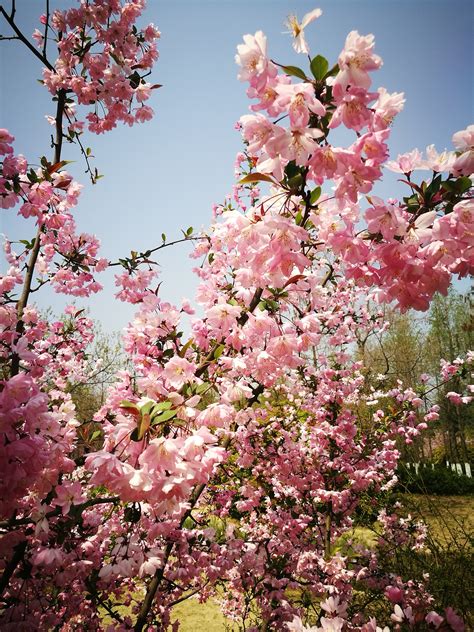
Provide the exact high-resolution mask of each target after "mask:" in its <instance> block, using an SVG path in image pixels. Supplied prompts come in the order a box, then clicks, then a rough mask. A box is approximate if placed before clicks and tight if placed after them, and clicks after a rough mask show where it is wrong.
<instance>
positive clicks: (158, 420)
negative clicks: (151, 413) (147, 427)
mask: <svg viewBox="0 0 474 632" xmlns="http://www.w3.org/2000/svg"><path fill="white" fill-rule="evenodd" d="M177 414H178V411H177V410H164V411H163V412H162V413H161V414H160V415H157V416H156V417H153V421H152V423H153V425H157V424H162V423H164V422H165V421H169V420H170V419H173V417H176V415H177Z"/></svg>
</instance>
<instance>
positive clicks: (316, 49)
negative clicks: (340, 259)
mask: <svg viewBox="0 0 474 632" xmlns="http://www.w3.org/2000/svg"><path fill="white" fill-rule="evenodd" d="M5 5H6V6H7V7H8V2H5ZM51 5H52V7H53V8H54V7H64V6H72V5H74V2H72V1H71V0H69V1H67V2H64V1H63V2H61V1H55V0H51ZM316 6H320V7H321V8H322V10H323V16H322V17H321V18H320V19H319V20H317V21H316V22H314V23H313V24H311V25H310V26H309V27H308V28H307V29H306V37H307V40H308V43H309V45H310V48H311V54H312V55H316V54H318V53H321V54H323V55H324V56H326V57H327V58H328V59H329V61H330V64H332V63H335V61H336V60H337V56H338V54H339V52H340V50H341V48H342V47H343V44H344V41H345V37H346V35H347V33H348V32H349V31H351V30H358V31H359V32H360V33H361V34H367V33H374V35H375V38H376V51H377V53H378V54H379V55H381V57H382V58H383V60H384V66H383V67H382V69H381V70H380V71H378V72H377V73H374V74H373V87H374V89H376V88H377V87H378V86H381V85H382V86H385V87H386V88H387V89H388V90H389V91H392V92H393V91H397V92H401V91H403V92H405V97H406V100H407V102H406V105H405V110H404V111H403V112H402V113H401V114H400V115H399V117H398V118H397V120H396V122H395V124H394V128H393V132H392V137H391V142H390V151H391V155H392V156H393V157H396V156H397V154H398V153H401V152H403V151H407V150H410V149H412V148H413V147H415V146H418V147H420V148H424V147H426V145H428V144H430V143H435V145H436V147H437V148H438V149H439V150H441V149H444V148H445V147H447V148H451V136H452V134H453V132H455V131H457V130H459V129H463V128H464V127H466V126H467V125H468V124H470V123H472V120H473V118H474V117H473V92H472V86H473V47H472V42H473V40H474V38H473V25H474V20H473V17H474V15H473V13H474V10H473V7H474V3H472V2H471V0H321V1H320V2H312V1H311V2H307V1H305V0H291V1H290V0H252V1H248V0H240V1H232V0H214V1H211V0H149V1H148V8H147V10H146V14H145V15H144V17H143V19H142V20H141V22H140V23H141V24H145V23H148V22H154V23H155V25H157V26H158V27H159V28H160V30H161V32H162V39H161V41H160V42H159V50H160V59H159V61H158V63H157V65H156V66H155V71H154V73H153V77H152V81H153V82H155V83H161V84H163V88H161V89H160V90H156V91H155V92H154V94H153V97H152V99H151V101H150V102H148V103H149V105H151V106H152V107H153V108H154V110H155V113H156V116H155V118H154V119H153V121H151V122H149V123H146V124H144V125H141V126H138V125H137V126H135V127H133V128H128V127H120V128H117V129H116V130H114V131H112V132H109V133H108V134H106V135H102V136H100V137H96V136H93V135H87V137H86V138H84V143H85V144H86V145H87V146H91V147H92V149H93V154H94V156H95V158H96V160H95V164H96V166H97V167H98V169H99V172H100V173H104V174H105V177H104V178H103V179H102V180H100V181H99V182H98V184H97V185H95V186H92V185H90V183H88V181H87V179H86V176H85V175H84V173H83V171H84V167H83V165H82V163H81V159H80V156H79V153H78V151H77V150H76V148H75V147H74V146H66V147H65V151H64V158H65V159H70V160H76V162H75V163H74V165H71V166H70V170H71V171H72V172H73V173H74V175H75V176H76V177H77V178H78V179H79V180H80V181H81V182H82V183H83V184H84V185H85V186H84V190H83V194H82V196H81V199H80V204H79V206H78V208H77V213H76V217H77V221H78V225H79V227H80V228H81V230H83V231H86V232H93V233H96V234H97V235H98V236H99V237H100V239H101V241H102V244H103V248H102V253H103V255H104V256H106V257H108V258H111V259H116V258H118V257H120V256H123V255H126V254H127V253H130V251H131V250H132V249H133V250H145V249H147V248H150V247H153V246H154V245H157V244H158V243H160V241H161V237H160V235H161V233H163V232H164V233H166V235H167V236H168V238H169V240H171V239H172V238H173V237H177V236H179V234H180V228H184V229H185V228H187V227H188V226H191V225H192V226H194V227H195V228H199V227H201V226H204V227H205V226H207V225H208V224H209V223H210V218H211V206H212V204H213V202H220V201H221V200H222V199H223V198H224V196H225V194H226V193H227V192H229V191H230V190H231V187H232V184H233V163H234V157H235V154H236V152H237V151H239V150H240V148H241V142H240V136H239V134H238V133H237V132H236V131H235V130H234V123H235V121H237V120H238V118H239V117H240V116H241V115H242V114H244V113H246V111H247V109H248V105H249V101H248V99H247V97H246V95H245V89H246V86H245V85H244V84H241V83H240V82H239V81H238V80H237V67H236V65H235V62H234V55H235V47H236V45H237V44H239V43H240V42H241V40H242V36H243V35H244V34H245V33H252V34H253V33H255V31H257V30H259V29H260V30H263V31H264V33H265V34H266V35H267V36H268V46H269V53H270V56H271V57H272V59H275V60H276V61H278V62H282V63H285V64H296V65H302V66H303V67H305V66H304V64H305V60H306V58H305V56H304V55H296V53H294V51H293V50H292V48H291V39H290V36H289V35H285V34H283V31H285V30H287V29H286V28H285V27H284V20H285V18H286V16H287V15H288V14H290V13H294V12H296V13H297V15H298V16H299V17H300V18H301V17H302V16H303V14H304V13H306V12H307V11H309V10H311V9H313V8H315V7H316ZM43 8H44V3H43V2H42V1H40V0H21V1H18V2H17V17H18V22H19V24H20V25H21V26H22V27H23V28H24V31H25V33H28V34H30V33H32V32H33V30H34V28H35V27H36V26H38V24H37V16H39V14H40V13H42V11H43ZM0 33H1V34H2V35H9V34H10V33H9V31H8V26H7V25H5V24H4V23H0ZM0 74H1V84H0V126H2V127H7V128H8V129H9V130H10V131H11V133H13V135H14V136H15V137H16V143H15V150H16V151H17V152H19V153H23V154H24V155H25V156H26V157H27V158H28V159H29V161H30V162H36V161H37V159H38V157H39V156H41V155H43V154H45V155H47V156H50V154H51V149H50V147H49V139H50V134H51V128H50V127H49V126H48V124H47V123H46V121H45V118H44V115H45V114H46V113H52V112H53V105H52V104H51V102H50V98H49V95H48V93H47V92H46V90H45V89H44V88H43V87H42V86H41V85H40V84H39V83H38V82H37V81H36V79H38V78H40V76H41V67H40V64H39V62H38V61H37V60H36V59H35V58H33V56H32V55H31V53H29V52H28V51H27V50H26V49H25V48H24V47H22V45H21V44H19V43H17V42H10V41H8V42H7V41H5V42H0ZM387 175H388V177H387V181H386V183H384V184H383V185H382V186H378V188H377V192H378V193H379V194H380V195H383V196H386V197H388V196H390V195H391V194H393V192H394V190H395V189H394V187H395V186H396V183H395V177H394V175H393V174H387ZM0 222H1V225H0V232H3V233H7V234H8V235H9V236H10V237H14V238H31V237H32V236H33V234H34V227H33V225H29V226H28V227H27V228H26V230H25V225H26V222H25V221H24V220H22V221H21V222H18V220H15V218H14V214H13V213H12V211H11V210H10V211H6V212H4V213H3V215H2V216H1V219H0ZM189 251H190V248H189V246H188V245H187V244H185V245H184V246H183V245H182V246H176V247H174V248H173V249H167V250H165V251H163V253H162V254H160V256H159V261H160V264H161V278H162V280H163V284H162V286H161V294H162V296H164V297H165V298H167V299H169V300H171V301H173V302H176V301H178V302H179V301H180V299H181V298H182V297H184V296H187V297H190V298H192V296H193V293H194V288H195V285H196V282H195V278H194V276H193V274H192V267H193V266H194V265H195V262H194V261H193V260H191V259H189V258H188V254H189ZM115 270H116V269H115ZM100 280H101V281H102V283H103V284H105V286H106V288H105V290H104V292H102V293H101V294H100V295H98V296H97V297H93V298H92V299H91V300H90V301H89V302H88V304H89V305H90V308H91V314H92V316H93V317H95V318H97V319H99V320H101V321H102V323H103V325H104V328H105V329H106V330H114V329H120V328H121V327H123V326H124V325H125V324H126V323H127V321H128V320H129V319H130V317H131V315H132V314H133V308H131V307H129V306H126V305H124V304H122V303H118V302H117V301H114V300H113V294H114V287H113V279H112V275H111V274H110V273H106V274H104V275H102V276H101V279H100ZM69 300H70V299H69ZM38 301H39V303H40V305H41V307H43V308H44V307H46V306H48V305H51V306H52V307H53V308H54V309H55V310H58V311H59V309H60V307H61V306H62V305H64V304H65V302H66V301H65V300H64V299H63V298H61V297H58V296H56V295H54V294H52V293H50V292H46V291H45V292H43V293H42V297H41V299H40V297H39V296H38ZM78 304H80V305H83V304H82V303H80V301H79V302H78Z"/></svg>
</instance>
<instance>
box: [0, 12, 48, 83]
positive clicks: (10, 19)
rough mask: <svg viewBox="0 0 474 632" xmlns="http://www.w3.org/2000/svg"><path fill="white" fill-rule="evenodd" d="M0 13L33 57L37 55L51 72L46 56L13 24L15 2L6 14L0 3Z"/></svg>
mask: <svg viewBox="0 0 474 632" xmlns="http://www.w3.org/2000/svg"><path fill="white" fill-rule="evenodd" d="M0 14H1V15H3V17H4V18H5V20H6V21H7V22H8V24H9V25H10V27H11V28H12V30H13V31H14V32H15V33H16V34H17V36H18V39H19V40H20V41H22V42H23V44H24V45H25V46H26V47H27V48H29V49H30V51H31V52H32V53H33V55H34V56H35V57H37V58H38V59H39V60H40V62H41V63H42V64H44V65H45V66H46V68H49V70H52V71H53V72H55V69H54V66H52V65H51V64H50V63H49V61H48V60H47V59H46V57H45V56H44V55H42V54H41V53H40V52H39V50H37V49H36V48H35V47H34V46H33V44H32V43H31V42H30V41H29V40H28V39H27V38H26V37H25V36H24V35H23V33H22V32H21V31H20V29H19V28H18V26H17V25H16V24H15V19H14V18H15V3H14V2H13V3H12V12H11V15H8V13H7V12H6V11H5V9H4V8H3V7H2V6H1V5H0Z"/></svg>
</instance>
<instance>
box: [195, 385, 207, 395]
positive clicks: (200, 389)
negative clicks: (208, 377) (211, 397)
mask: <svg viewBox="0 0 474 632" xmlns="http://www.w3.org/2000/svg"><path fill="white" fill-rule="evenodd" d="M208 388H209V384H208V383H207V382H203V383H202V384H198V385H197V387H196V394H197V395H200V394H201V393H204V391H206V390H207V389H208Z"/></svg>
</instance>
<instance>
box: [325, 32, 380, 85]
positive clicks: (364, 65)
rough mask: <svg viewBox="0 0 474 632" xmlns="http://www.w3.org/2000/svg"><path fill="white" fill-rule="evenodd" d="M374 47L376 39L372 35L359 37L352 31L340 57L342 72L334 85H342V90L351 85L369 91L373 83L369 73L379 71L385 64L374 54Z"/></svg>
mask: <svg viewBox="0 0 474 632" xmlns="http://www.w3.org/2000/svg"><path fill="white" fill-rule="evenodd" d="M374 46H375V38H374V36H373V35H372V34H370V35H359V33H358V32H357V31H351V32H350V33H349V35H348V36H347V38H346V43H345V46H344V48H343V50H342V52H341V54H340V55H339V60H338V62H339V68H340V72H339V73H338V74H337V76H336V79H335V81H334V85H340V86H342V88H347V86H349V85H350V86H353V87H358V88H365V89H366V90H367V89H368V88H369V87H370V84H371V83H372V82H371V79H370V77H369V74H368V73H369V71H371V70H377V69H378V68H380V66H381V65H382V63H383V62H382V59H381V58H380V57H379V56H378V55H376V54H375V53H374V52H373V50H374Z"/></svg>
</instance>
